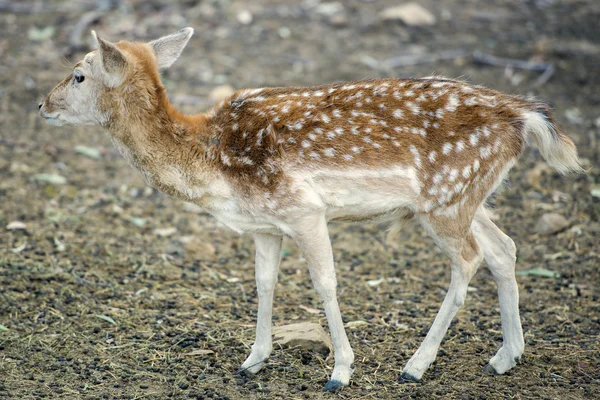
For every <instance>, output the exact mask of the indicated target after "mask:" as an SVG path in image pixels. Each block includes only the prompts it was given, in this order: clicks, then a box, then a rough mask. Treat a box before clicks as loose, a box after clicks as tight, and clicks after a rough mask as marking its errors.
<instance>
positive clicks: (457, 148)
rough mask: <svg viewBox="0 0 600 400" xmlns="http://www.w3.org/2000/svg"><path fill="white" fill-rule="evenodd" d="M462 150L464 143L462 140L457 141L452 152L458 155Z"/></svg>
mask: <svg viewBox="0 0 600 400" xmlns="http://www.w3.org/2000/svg"><path fill="white" fill-rule="evenodd" d="M464 148H465V142H463V141H462V140H459V141H458V142H456V148H455V149H454V151H456V152H457V153H460V152H461V151H463V149H464Z"/></svg>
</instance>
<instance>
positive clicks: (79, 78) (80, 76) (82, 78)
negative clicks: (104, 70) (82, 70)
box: [75, 75, 85, 83]
mask: <svg viewBox="0 0 600 400" xmlns="http://www.w3.org/2000/svg"><path fill="white" fill-rule="evenodd" d="M84 80H85V76H83V75H75V82H77V83H81V82H83V81H84Z"/></svg>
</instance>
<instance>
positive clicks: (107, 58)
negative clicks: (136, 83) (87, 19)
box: [92, 31, 127, 86]
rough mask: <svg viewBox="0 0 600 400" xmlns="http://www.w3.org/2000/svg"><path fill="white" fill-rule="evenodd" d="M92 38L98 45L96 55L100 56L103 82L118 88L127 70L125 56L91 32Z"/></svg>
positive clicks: (94, 32)
mask: <svg viewBox="0 0 600 400" xmlns="http://www.w3.org/2000/svg"><path fill="white" fill-rule="evenodd" d="M92 36H93V37H94V39H96V43H97V44H98V54H99V55H100V64H101V65H102V72H104V77H105V81H106V83H107V84H108V85H109V86H118V85H120V84H121V82H123V79H124V77H125V72H126V70H127V60H126V59H125V56H124V55H123V53H122V52H121V50H119V49H118V48H117V46H115V45H114V44H112V43H111V42H109V41H108V40H104V39H102V38H101V37H100V36H99V35H98V34H97V33H96V31H92Z"/></svg>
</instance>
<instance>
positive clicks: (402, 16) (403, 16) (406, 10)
mask: <svg viewBox="0 0 600 400" xmlns="http://www.w3.org/2000/svg"><path fill="white" fill-rule="evenodd" d="M379 17H380V18H381V19H382V20H384V21H402V22H404V23H405V24H406V25H408V26H424V25H433V24H435V22H436V18H435V16H434V15H433V14H432V13H431V12H430V11H428V10H427V9H425V8H423V6H421V5H419V4H417V3H406V4H402V5H399V6H394V7H389V8H386V9H385V10H383V11H382V12H381V13H380V14H379Z"/></svg>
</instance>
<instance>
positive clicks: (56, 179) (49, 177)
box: [33, 174, 67, 185]
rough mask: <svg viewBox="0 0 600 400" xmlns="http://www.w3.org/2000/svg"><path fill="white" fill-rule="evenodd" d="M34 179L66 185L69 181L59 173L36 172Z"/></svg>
mask: <svg viewBox="0 0 600 400" xmlns="http://www.w3.org/2000/svg"><path fill="white" fill-rule="evenodd" d="M33 179H34V180H36V181H38V182H47V183H51V184H53V185H64V184H65V183H67V178H65V177H64V176H62V175H58V174H35V175H34V176H33Z"/></svg>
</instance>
